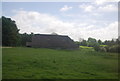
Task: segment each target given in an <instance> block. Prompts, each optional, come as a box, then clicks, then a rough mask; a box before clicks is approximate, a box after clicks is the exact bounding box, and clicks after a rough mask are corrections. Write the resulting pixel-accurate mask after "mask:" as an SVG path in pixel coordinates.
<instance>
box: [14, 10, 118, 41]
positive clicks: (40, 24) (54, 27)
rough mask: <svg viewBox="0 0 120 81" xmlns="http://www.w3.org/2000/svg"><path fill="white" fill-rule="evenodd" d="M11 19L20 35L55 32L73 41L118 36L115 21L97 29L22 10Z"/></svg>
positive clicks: (85, 24)
mask: <svg viewBox="0 0 120 81" xmlns="http://www.w3.org/2000/svg"><path fill="white" fill-rule="evenodd" d="M12 19H14V20H15V21H16V24H17V26H18V28H19V29H20V33H25V32H26V33H31V32H34V33H35V34H36V33H40V34H50V33H52V32H56V33H58V34H60V35H68V36H70V37H71V38H72V39H74V40H78V39H79V38H85V39H87V38H88V37H94V38H97V39H102V40H105V39H111V38H115V37H117V34H118V23H117V21H116V22H113V23H110V24H109V25H107V26H106V27H102V28H98V27H97V25H93V24H88V23H77V22H73V21H72V22H65V21H63V20H60V19H59V18H58V17H55V16H52V15H50V14H45V13H39V12H35V11H23V10H21V11H17V12H16V15H14V16H12Z"/></svg>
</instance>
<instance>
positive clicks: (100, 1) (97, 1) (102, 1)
mask: <svg viewBox="0 0 120 81" xmlns="http://www.w3.org/2000/svg"><path fill="white" fill-rule="evenodd" d="M106 2H119V0H95V2H94V3H95V4H96V5H103V4H105V3H106Z"/></svg>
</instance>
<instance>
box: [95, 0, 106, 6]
mask: <svg viewBox="0 0 120 81" xmlns="http://www.w3.org/2000/svg"><path fill="white" fill-rule="evenodd" d="M105 2H106V0H95V4H97V5H102V4H104V3H105Z"/></svg>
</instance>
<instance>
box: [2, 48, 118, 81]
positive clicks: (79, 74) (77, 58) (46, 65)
mask: <svg viewBox="0 0 120 81" xmlns="http://www.w3.org/2000/svg"><path fill="white" fill-rule="evenodd" d="M2 66H3V68H2V69H3V75H2V76H3V79H117V78H118V73H117V70H118V54H117V53H107V52H103V53H101V52H97V51H94V50H93V48H92V47H89V48H82V49H80V50H54V49H45V48H37V49H35V48H23V47H17V48H3V65H2Z"/></svg>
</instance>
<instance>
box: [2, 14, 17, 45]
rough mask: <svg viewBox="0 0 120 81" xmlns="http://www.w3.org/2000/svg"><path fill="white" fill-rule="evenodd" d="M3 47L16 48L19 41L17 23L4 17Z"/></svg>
mask: <svg viewBox="0 0 120 81" xmlns="http://www.w3.org/2000/svg"><path fill="white" fill-rule="evenodd" d="M1 19H2V45H3V46H16V45H17V43H18V39H19V29H18V28H17V26H16V23H15V21H13V20H11V19H10V18H6V17H4V16H2V18H1Z"/></svg>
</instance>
